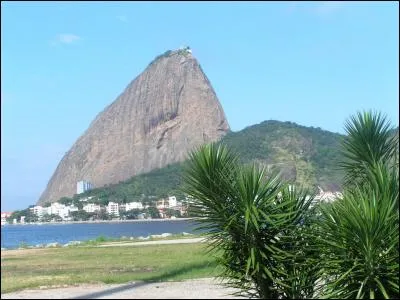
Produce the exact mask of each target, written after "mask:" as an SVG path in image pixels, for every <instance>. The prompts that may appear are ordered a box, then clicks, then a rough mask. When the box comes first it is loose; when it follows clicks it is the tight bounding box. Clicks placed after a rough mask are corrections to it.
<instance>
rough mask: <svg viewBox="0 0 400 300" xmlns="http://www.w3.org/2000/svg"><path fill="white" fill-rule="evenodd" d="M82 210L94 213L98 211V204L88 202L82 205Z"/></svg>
mask: <svg viewBox="0 0 400 300" xmlns="http://www.w3.org/2000/svg"><path fill="white" fill-rule="evenodd" d="M83 210H84V211H86V212H87V213H94V212H96V211H100V205H99V204H94V203H89V204H86V205H85V206H84V207H83Z"/></svg>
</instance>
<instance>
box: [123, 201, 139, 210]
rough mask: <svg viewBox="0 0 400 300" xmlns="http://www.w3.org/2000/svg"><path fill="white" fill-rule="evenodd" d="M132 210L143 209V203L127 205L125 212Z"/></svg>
mask: <svg viewBox="0 0 400 300" xmlns="http://www.w3.org/2000/svg"><path fill="white" fill-rule="evenodd" d="M132 209H143V204H142V203H141V202H130V203H126V204H125V211H129V210H132Z"/></svg>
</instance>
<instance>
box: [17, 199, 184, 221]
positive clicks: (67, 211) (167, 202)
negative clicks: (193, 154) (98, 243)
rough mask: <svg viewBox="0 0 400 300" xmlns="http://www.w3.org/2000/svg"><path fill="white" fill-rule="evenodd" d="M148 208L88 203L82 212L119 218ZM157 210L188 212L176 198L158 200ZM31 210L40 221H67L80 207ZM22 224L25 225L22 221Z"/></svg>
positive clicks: (53, 207)
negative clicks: (51, 217)
mask: <svg viewBox="0 0 400 300" xmlns="http://www.w3.org/2000/svg"><path fill="white" fill-rule="evenodd" d="M90 199H92V197H90V198H85V199H81V201H82V202H88V201H90ZM147 207H148V206H144V205H143V204H142V203H141V202H129V203H123V204H119V203H115V202H109V203H108V205H107V206H105V207H104V206H101V205H99V204H95V203H86V204H84V205H83V208H82V210H84V211H85V212H87V213H95V212H99V211H101V210H102V209H105V210H106V211H107V213H108V214H110V215H114V216H116V217H118V216H119V215H120V212H121V211H131V210H133V209H139V210H142V209H145V208H147ZM156 208H157V209H158V210H159V213H160V216H161V217H165V216H166V214H165V210H166V209H173V210H178V211H180V212H181V214H182V213H185V212H186V209H185V207H184V206H183V205H182V203H180V202H178V201H177V200H176V197H175V196H171V197H168V199H161V200H158V201H157V202H156ZM30 210H31V211H32V213H33V214H35V215H36V216H38V217H39V220H40V219H41V218H42V217H43V216H44V215H46V214H47V215H57V216H60V217H61V218H62V219H63V220H65V221H68V220H70V219H71V212H74V211H79V209H78V207H76V206H74V205H64V204H61V203H58V202H54V203H52V204H51V205H50V206H48V207H43V206H40V205H36V206H34V207H31V208H30ZM21 223H23V222H22V220H21Z"/></svg>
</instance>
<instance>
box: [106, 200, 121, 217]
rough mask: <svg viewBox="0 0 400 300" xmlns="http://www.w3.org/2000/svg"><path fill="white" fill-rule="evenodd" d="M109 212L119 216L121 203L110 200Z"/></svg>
mask: <svg viewBox="0 0 400 300" xmlns="http://www.w3.org/2000/svg"><path fill="white" fill-rule="evenodd" d="M107 212H108V214H110V215H117V216H119V204H118V203H115V202H109V203H108V205H107Z"/></svg>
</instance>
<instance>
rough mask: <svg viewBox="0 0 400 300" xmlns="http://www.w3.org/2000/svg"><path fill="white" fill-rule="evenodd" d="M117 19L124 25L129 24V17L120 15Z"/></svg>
mask: <svg viewBox="0 0 400 300" xmlns="http://www.w3.org/2000/svg"><path fill="white" fill-rule="evenodd" d="M117 19H118V20H120V21H121V22H123V23H128V17H127V16H123V15H120V16H117Z"/></svg>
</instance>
